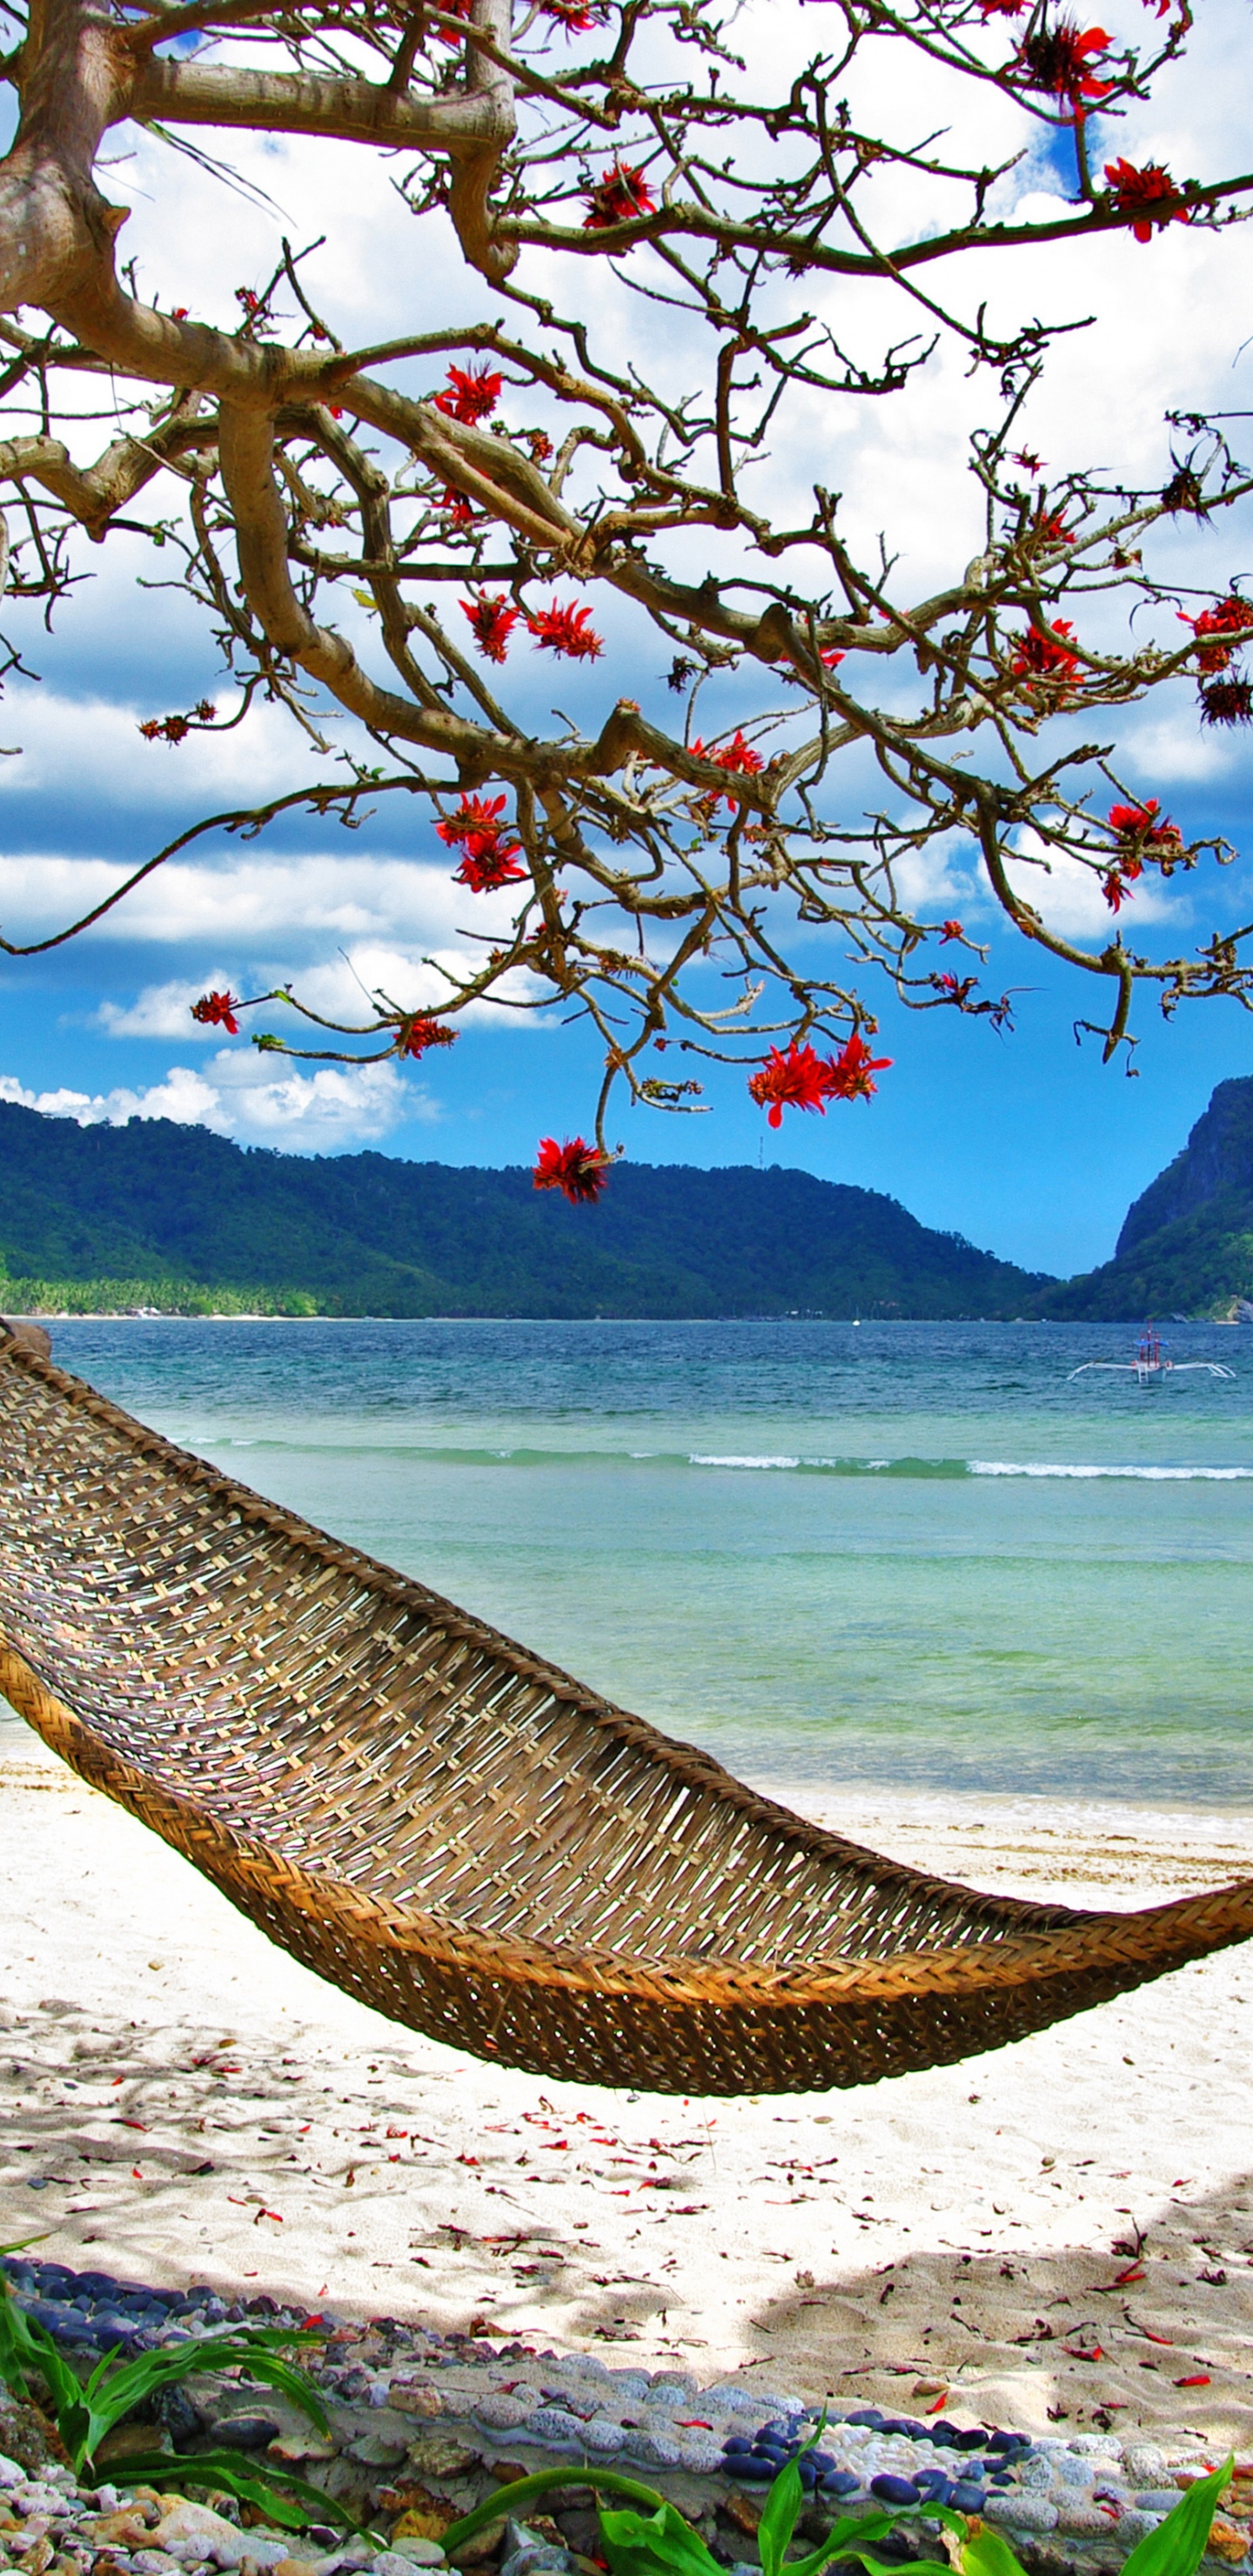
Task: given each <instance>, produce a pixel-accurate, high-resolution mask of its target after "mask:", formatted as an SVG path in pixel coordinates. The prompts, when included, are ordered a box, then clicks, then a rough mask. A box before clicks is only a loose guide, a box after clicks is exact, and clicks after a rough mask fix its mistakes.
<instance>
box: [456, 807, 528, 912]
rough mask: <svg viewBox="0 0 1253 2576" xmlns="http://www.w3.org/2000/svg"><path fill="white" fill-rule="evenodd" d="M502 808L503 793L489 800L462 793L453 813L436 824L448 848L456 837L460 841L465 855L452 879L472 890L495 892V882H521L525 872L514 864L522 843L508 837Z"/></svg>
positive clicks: (496, 884)
mask: <svg viewBox="0 0 1253 2576" xmlns="http://www.w3.org/2000/svg"><path fill="white" fill-rule="evenodd" d="M504 810H505V799H504V797H503V796H493V797H492V798H491V799H490V801H489V800H488V799H486V798H484V797H482V796H463V797H462V799H461V803H460V805H459V806H458V808H457V811H456V813H455V814H447V815H445V817H444V820H443V822H442V823H437V824H436V826H435V829H436V832H437V834H438V836H439V838H440V840H441V841H446V842H447V843H448V846H449V848H450V849H452V848H455V846H456V844H457V842H458V841H460V842H461V843H463V845H464V855H463V857H462V861H461V865H460V867H459V868H456V869H454V871H453V883H454V884H455V885H463V886H468V887H469V888H470V892H471V893H472V894H494V893H495V892H496V889H497V887H498V886H503V885H517V884H520V883H521V881H522V879H523V878H524V877H525V875H526V869H525V868H520V867H519V866H518V864H517V862H518V856H519V853H520V851H521V848H522V843H521V842H520V841H515V840H511V839H510V838H509V826H508V824H507V823H505V822H504V821H503V820H502V817H503V814H504Z"/></svg>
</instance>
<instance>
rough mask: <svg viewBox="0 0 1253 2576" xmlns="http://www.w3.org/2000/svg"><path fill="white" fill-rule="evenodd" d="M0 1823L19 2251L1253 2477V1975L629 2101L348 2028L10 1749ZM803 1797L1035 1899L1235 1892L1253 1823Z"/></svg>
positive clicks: (8, 2133)
mask: <svg viewBox="0 0 1253 2576" xmlns="http://www.w3.org/2000/svg"><path fill="white" fill-rule="evenodd" d="M760 1785H766V1786H768V1785H769V1784H768V1782H763V1783H761V1784H760ZM0 1792H2V1795H0V1849H2V1852H3V1871H4V1885H5V1891H6V1910H7V1914H8V1920H9V1924H10V1949H9V1960H8V1972H7V1976H6V1979H5V1983H4V1989H3V1999H2V2000H3V2006H4V2010H3V2015H2V2021H3V2027H2V2029H0V2047H2V2048H3V2052H4V2055H3V2068H4V2073H3V2084H2V2086H0V2121H2V2126H3V2135H2V2138H0V2223H2V2225H3V2230H4V2239H5V2241H14V2240H18V2239H25V2238H31V2237H35V2236H38V2237H39V2239H40V2240H41V2241H40V2243H39V2247H38V2252H39V2254H40V2256H41V2257H42V2258H45V2259H50V2260H57V2261H61V2262H64V2263H66V2264H68V2265H70V2266H72V2267H74V2268H76V2269H79V2270H83V2269H87V2268H97V2269H100V2270H103V2271H109V2272H113V2273H116V2274H119V2275H121V2276H124V2277H126V2278H129V2279H133V2280H138V2281H147V2282H151V2283H154V2284H157V2285H168V2286H179V2285H182V2284H184V2283H187V2282H189V2281H191V2280H197V2281H203V2282H207V2283H209V2284H211V2285H213V2286H214V2287H215V2288H217V2289H220V2290H221V2291H222V2292H223V2293H224V2294H225V2295H226V2296H228V2297H234V2296H241V2295H242V2296H244V2297H250V2296H255V2295H256V2294H257V2293H258V2292H260V2291H267V2292H271V2293H273V2294H275V2295H277V2296H280V2297H284V2298H291V2299H293V2300H296V2301H301V2302H305V2303H306V2304H307V2305H308V2306H309V2307H311V2308H313V2309H315V2310H316V2309H329V2310H330V2311H331V2312H333V2313H334V2314H337V2315H340V2316H343V2317H348V2318H351V2317H366V2316H370V2315H389V2316H395V2317H398V2318H401V2319H406V2320H413V2321H415V2322H425V2323H429V2324H430V2325H432V2326H435V2327H438V2328H440V2329H442V2330H449V2329H456V2330H459V2331H461V2332H464V2333H475V2334H479V2335H482V2336H484V2337H488V2338H491V2339H506V2338H522V2339H524V2340H526V2341H527V2342H530V2343H531V2344H533V2345H535V2346H536V2347H537V2348H539V2349H546V2348H547V2349H553V2350H557V2351H566V2350H570V2351H574V2350H587V2351H592V2352H600V2353H602V2354H605V2355H607V2356H608V2357H609V2358H611V2359H612V2358H613V2357H614V2356H613V2354H612V2353H611V2352H610V2347H611V2346H615V2345H622V2346H624V2347H629V2350H628V2351H624V2353H623V2355H622V2358H623V2359H624V2360H628V2359H629V2360H630V2361H631V2362H632V2363H633V2364H634V2363H636V2362H639V2363H640V2364H642V2365H644V2366H646V2367H649V2368H653V2369H656V2368H659V2367H662V2366H663V2365H665V2364H666V2363H677V2362H679V2361H682V2362H683V2363H685V2364H687V2365H688V2366H689V2367H690V2368H691V2369H692V2370H693V2371H694V2372H695V2373H696V2375H697V2377H698V2378H699V2379H700V2380H703V2381H706V2382H707V2381H710V2380H713V2379H716V2378H718V2377H720V2376H722V2375H723V2374H725V2373H726V2372H727V2371H729V2370H747V2371H749V2373H750V2375H751V2377H753V2378H756V2379H758V2380H759V2381H760V2384H761V2386H762V2388H763V2390H764V2389H766V2388H767V2387H770V2388H778V2387H780V2386H783V2387H786V2388H788V2389H791V2390H794V2391H796V2392H799V2393H800V2394H803V2395H805V2396H808V2397H815V2398H822V2397H824V2396H827V2395H832V2396H834V2397H835V2398H836V2399H837V2400H838V2401H839V2403H841V2404H842V2405H848V2404H850V2403H867V2404H876V2403H877V2404H880V2405H886V2406H888V2407H890V2408H894V2409H905V2410H906V2411H908V2410H911V2409H912V2410H914V2411H918V2412H926V2411H928V2410H930V2409H931V2408H933V2407H934V2406H935V2405H936V2403H937V2401H938V2402H940V2403H944V2402H945V2401H947V2404H948V2406H949V2408H950V2409H951V2410H952V2411H953V2412H955V2413H957V2414H959V2415H965V2416H967V2417H968V2418H969V2419H970V2420H977V2419H979V2418H982V2419H983V2420H985V2421H987V2422H1000V2423H1006V2424H1009V2425H1012V2426H1015V2427H1021V2428H1023V2429H1025V2430H1027V2431H1034V2432H1038V2433H1045V2432H1048V2431H1055V2432H1056V2431H1060V2432H1062V2433H1063V2434H1065V2435H1070V2434H1072V2433H1079V2432H1083V2431H1085V2430H1089V2429H1091V2428H1092V2427H1093V2426H1097V2427H1099V2428H1101V2429H1108V2428H1109V2427H1110V2426H1112V2427H1113V2428H1114V2429H1115V2430H1116V2431H1117V2432H1118V2433H1119V2435H1120V2436H1122V2437H1123V2438H1126V2436H1127V2435H1129V2434H1130V2433H1132V2432H1134V2431H1135V2430H1137V2429H1143V2430H1144V2431H1145V2432H1146V2433H1147V2434H1150V2435H1151V2434H1152V2433H1153V2432H1154V2431H1156V2430H1161V2431H1174V2432H1180V2431H1182V2432H1186V2433H1190V2434H1194V2435H1196V2436H1198V2437H1199V2438H1200V2439H1201V2440H1202V2441H1203V2442H1205V2443H1208V2444H1213V2445H1217V2446H1220V2447H1225V2446H1226V2445H1228V2444H1231V2445H1233V2446H1234V2447H1235V2448H1236V2449H1237V2450H1240V2449H1241V2448H1247V2446H1248V2445H1249V2442H1250V2438H1251V2437H1253V2370H1251V2368H1250V2348H1251V2347H1250V2329H1251V2327H1253V2180H1251V2179H1250V2175H1249V2170H1248V2167H1249V2153H1248V2145H1247V2115H1246V2104H1247V2098H1248V2089H1247V2088H1248V2082H1249V2077H1250V2073H1251V2072H1253V2068H1251V2066H1250V2055H1251V2049H1250V2038H1249V2015H1248V2011H1247V2009H1246V2006H1247V2000H1248V1996H1249V1991H1250V1988H1249V1980H1250V1978H1251V1977H1253V1963H1251V1962H1250V1960H1249V1958H1248V1955H1247V1953H1246V1952H1244V1951H1243V1950H1235V1951H1233V1952H1231V1953H1229V1954H1226V1955H1224V1956H1221V1957H1219V1958H1216V1959H1213V1960H1209V1961H1206V1962H1204V1963H1203V1964H1201V1965H1198V1966H1193V1967H1189V1968H1187V1969H1184V1970H1182V1971H1180V1972H1177V1973H1176V1974H1174V1975H1172V1976H1170V1977H1167V1978H1165V1979H1163V1980H1162V1981H1160V1982H1159V1983H1158V1984H1156V1985H1154V1986H1150V1987H1148V1988H1146V1989H1144V1990H1143V1991H1142V1992H1140V1993H1139V1994H1137V1995H1134V1996H1132V1997H1130V1998H1128V1999H1126V2000H1124V2001H1121V2002H1118V2003H1115V2004H1109V2005H1105V2006H1102V2007H1100V2008H1099V2009H1097V2010H1095V2011H1090V2012H1087V2013H1084V2014H1082V2015H1080V2016H1079V2017H1077V2018H1076V2019H1075V2020H1073V2021H1071V2022H1069V2023H1063V2024H1061V2025H1060V2026H1058V2027H1057V2028H1055V2029H1053V2030H1051V2031H1048V2032H1045V2033H1042V2034H1039V2035H1037V2036H1035V2037H1033V2038H1031V2039H1028V2040H1025V2041H1022V2042H1020V2043H1017V2044H1015V2045H1014V2046H1012V2047H1008V2048H1004V2049H1001V2050H999V2051H996V2052H994V2053H992V2054H989V2055H986V2056H983V2057H980V2058H974V2059H970V2060H968V2061H967V2062H966V2063H965V2064H964V2065H961V2066H957V2067H950V2068H941V2069H937V2070H934V2071H932V2072H929V2073H926V2074H922V2075H912V2076H909V2077H906V2078H903V2079H898V2080H895V2081H892V2082H889V2083H883V2084H877V2085H874V2086H867V2087H865V2088H862V2089H858V2090H855V2091H850V2092H845V2093H831V2094H827V2095H804V2096H799V2095H798V2096H790V2097H776V2098H770V2097H763V2098H761V2099H760V2100H747V2101H737V2102H726V2101H710V2102H702V2101H698V2100H692V2101H688V2102H680V2101H676V2100H673V2099H668V2098H664V2097H662V2096H658V2095H647V2094H642V2095H638V2096H631V2095H623V2094H620V2093H615V2092H610V2091H608V2090H604V2089H599V2088H595V2087H591V2086H586V2087H584V2086H578V2085H573V2084H569V2083H562V2084H551V2083H549V2084H546V2083H544V2082H543V2081H542V2080H541V2079H538V2078H536V2077H534V2076H531V2075H523V2074H518V2073H515V2072H511V2071H509V2070H505V2069H501V2068H499V2067H491V2068H488V2067H485V2066H481V2065H478V2064H476V2063H475V2062H474V2061H472V2060H471V2059H469V2058H467V2057H465V2056H464V2055H461V2054H460V2053H458V2052H455V2051H453V2050H450V2049H448V2048H446V2047H443V2046H441V2045H438V2044H436V2043H434V2042H432V2041H428V2040H426V2039H424V2038H421V2037H419V2036H418V2035H416V2034H414V2033H410V2032H407V2031H404V2030H401V2029H399V2028H397V2027H396V2026H394V2025H392V2024H390V2023H388V2022H386V2021H384V2020H382V2019H381V2018H380V2017H379V2016H378V2015H377V2014H375V2013H373V2012H371V2011H369V2010H367V2009H366V2008H364V2007H362V2006H359V2005H357V2004H355V2003H353V2002H351V2001H349V2000H348V1998H346V1997H345V1996H342V1995H340V1994H339V1993H338V1992H336V1991H335V1990H333V1989H332V1988H330V1987H329V1986H327V1985H325V1984H323V1983H321V1982H320V1981H319V1980H317V1979H316V1978H314V1977H313V1976H312V1975H311V1974H310V1973H309V1972H308V1971H307V1970H305V1969H303V1968H301V1967H300V1966H298V1965H297V1964H296V1963H295V1962H294V1961H292V1960H290V1959H288V1958H287V1957H286V1956H285V1955H284V1954H282V1953H281V1952H279V1951H277V1950H275V1949H274V1948H273V1947H272V1946H271V1945H270V1944H269V1943H268V1942H267V1941H266V1940H265V1939H264V1938H263V1936H262V1935H261V1934H260V1933H259V1932H257V1931H256V1930H254V1928H253V1927H252V1926H251V1925H250V1924H248V1923H247V1922H245V1921H244V1919H243V1918H242V1917H241V1916H239V1915H238V1914H236V1913H235V1912H234V1911H233V1909H232V1908H231V1907H230V1906H229V1905H227V1903H226V1902H225V1900H224V1899H223V1898H222V1897H220V1896H219V1895H218V1893H217V1892H216V1890H214V1889H213V1888H211V1887H210V1886H209V1885H208V1884H207V1883H206V1882H205V1881H204V1880H203V1879H201V1878H200V1877H199V1876H198V1875H197V1873H196V1872H195V1871H194V1870H192V1869H191V1867H190V1866H189V1865H188V1864H187V1863H186V1862H185V1861H183V1860H182V1859H181V1858H180V1857H179V1856H178V1855H177V1854H175V1853H173V1852H171V1851H169V1850H168V1849H167V1848H166V1847H165V1846H164V1845H162V1844H160V1843H159V1842H157V1841H156V1840H155V1839H154V1837H153V1836H152V1835H151V1834H149V1833H148V1832H146V1831H145V1829H144V1828H142V1827H141V1826H139V1825H138V1824H136V1823H135V1822H134V1821H133V1820H132V1819H131V1818H130V1817H128V1816H126V1815H125V1814H123V1813H121V1812H120V1811H119V1810H118V1809H116V1808H115V1807H113V1806H112V1805H111V1804H110V1803H109V1802H108V1801H106V1800H105V1799H104V1798H102V1797H101V1796H99V1795H98V1794H97V1793H96V1792H95V1791H93V1790H90V1789H88V1788H87V1787H86V1786H85V1785H84V1784H83V1783H82V1782H80V1781H79V1780H77V1779H76V1778H75V1777H74V1776H73V1775H72V1774H71V1773H69V1772H68V1771H66V1770H65V1769H64V1767H63V1766H62V1765H61V1764H60V1763H59V1762H58V1761H57V1760H56V1759H55V1758H54V1757H53V1756H52V1755H51V1754H49V1753H48V1752H47V1751H46V1749H45V1748H44V1747H43V1746H42V1745H41V1744H40V1743H39V1741H38V1739H36V1738H35V1737H34V1736H33V1735H31V1734H30V1732H29V1731H28V1730H27V1729H26V1728H25V1727H24V1726H22V1725H21V1724H20V1723H18V1722H16V1721H13V1722H10V1723H6V1724H4V1725H3V1726H0ZM789 1796H790V1798H791V1802H792V1803H793V1804H795V1805H798V1806H801V1807H804V1808H805V1809H806V1811H807V1812H810V1813H812V1814H814V1815H816V1816H820V1817H821V1818H822V1820H824V1821H828V1822H832V1823H838V1825H839V1827H840V1829H841V1830H842V1831H844V1832H848V1833H852V1834H854V1835H857V1836H859V1837H862V1838H864V1839H865V1840H866V1841H867V1842H868V1843H871V1844H872V1845H873V1846H874V1847H876V1848H878V1849H881V1850H884V1851H889V1852H891V1853H893V1854H895V1855H897V1856H899V1857H902V1858H908V1859H910V1860H912V1861H916V1862H918V1863H920V1864H922V1865H924V1866H928V1867H933V1868H936V1869H939V1870H941V1871H942V1872H943V1873H944V1874H946V1875H949V1876H953V1877H960V1878H964V1879H966V1880H968V1881H969V1883H971V1884H973V1885H976V1886H979V1887H986V1888H995V1889H1000V1890H1005V1891H1021V1892H1023V1893H1025V1894H1029V1895H1031V1896H1033V1897H1039V1896H1045V1895H1047V1894H1049V1893H1057V1894H1058V1895H1061V1896H1063V1897H1064V1898H1065V1899H1066V1900H1067V1901H1069V1902H1074V1903H1081V1904H1093V1905H1097V1906H1103V1905H1109V1906H1114V1907H1122V1906H1126V1905H1130V1904H1133V1903H1139V1902H1156V1901H1160V1900H1162V1899H1164V1898H1166V1897H1168V1896H1170V1895H1174V1894H1180V1893H1183V1892H1184V1891H1186V1890H1187V1889H1190V1888H1195V1887H1199V1886H1203V1885H1207V1884H1208V1885H1214V1884H1220V1883H1222V1882H1223V1881H1224V1880H1226V1879H1230V1878H1233V1877H1236V1876H1239V1875H1242V1874H1249V1873H1253V1814H1245V1813H1241V1814H1239V1815H1236V1816H1234V1817H1228V1818H1224V1817H1222V1816H1220V1815H1218V1814H1216V1813H1215V1812H1214V1811H1209V1812H1205V1811H1191V1812H1189V1811H1182V1810H1181V1811H1176V1812H1174V1813H1172V1812H1170V1811H1167V1810H1161V1809H1159V1810H1152V1809H1141V1810H1126V1809H1119V1808H1108V1809H1103V1808H1101V1807H1100V1806H1098V1805H1096V1804H1093V1803H1087V1802H1083V1803H1081V1802H1077V1801H1076V1802H1073V1803H1072V1804H1070V1805H1067V1804H1065V1803H1061V1804H1057V1803H1053V1802H1046V1801H1044V1800H1040V1799H1030V1798H1023V1799H1020V1800H1017V1801H1014V1800H1011V1799H1001V1800H988V1799H984V1800H981V1801H977V1802H976V1801H974V1800H971V1799H964V1800H963V1799H961V1798H959V1797H956V1796H949V1797H947V1798H945V1797H943V1796H941V1795H940V1794H938V1793H933V1794H928V1795H925V1796H923V1795H913V1794H911V1795H904V1796H894V1795H893V1794H891V1793H888V1792H876V1791H860V1792H858V1793H857V1794H856V1795H855V1796H844V1797H841V1798H840V1800H839V1801H838V1807H837V1804H836V1802H834V1801H833V1799H832V1797H831V1793H830V1791H829V1790H825V1791H816V1792H815V1793H814V1794H813V1795H812V1796H811V1797H809V1798H808V1799H807V1798H806V1797H805V1796H804V1795H803V1794H801V1793H799V1792H798V1791H797V1788H796V1785H795V1783H793V1784H792V1786H791V1789H790V1791H789Z"/></svg>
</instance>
